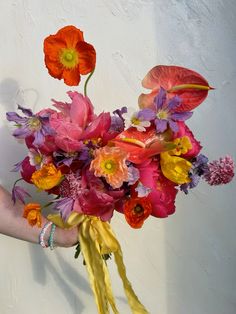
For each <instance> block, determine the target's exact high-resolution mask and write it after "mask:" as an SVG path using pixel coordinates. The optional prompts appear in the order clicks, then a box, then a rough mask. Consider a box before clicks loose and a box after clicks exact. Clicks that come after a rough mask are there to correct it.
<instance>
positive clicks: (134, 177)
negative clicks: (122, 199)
mask: <svg viewBox="0 0 236 314" xmlns="http://www.w3.org/2000/svg"><path fill="white" fill-rule="evenodd" d="M139 177H140V175H139V170H138V169H137V168H136V167H134V166H132V165H130V166H128V185H134V184H135V183H136V182H137V181H138V179H139Z"/></svg>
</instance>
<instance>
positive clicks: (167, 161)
mask: <svg viewBox="0 0 236 314" xmlns="http://www.w3.org/2000/svg"><path fill="white" fill-rule="evenodd" d="M191 167H192V164H191V162H189V161H188V160H186V159H184V158H181V157H177V156H171V155H169V153H168V152H164V153H161V170H162V172H163V174H164V176H165V177H166V178H167V179H169V180H171V181H173V182H175V183H177V184H184V183H188V182H190V181H191V180H190V178H189V170H190V169H191Z"/></svg>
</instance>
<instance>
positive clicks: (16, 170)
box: [11, 160, 24, 172]
mask: <svg viewBox="0 0 236 314" xmlns="http://www.w3.org/2000/svg"><path fill="white" fill-rule="evenodd" d="M23 161H24V160H21V161H19V162H17V163H16V164H15V165H14V168H13V169H12V170H11V172H18V171H20V170H21V167H22V163H23Z"/></svg>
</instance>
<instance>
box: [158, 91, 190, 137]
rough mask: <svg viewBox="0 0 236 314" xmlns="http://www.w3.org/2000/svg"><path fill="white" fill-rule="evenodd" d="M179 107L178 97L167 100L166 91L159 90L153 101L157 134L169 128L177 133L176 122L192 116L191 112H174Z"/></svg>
mask: <svg viewBox="0 0 236 314" xmlns="http://www.w3.org/2000/svg"><path fill="white" fill-rule="evenodd" d="M180 105H181V99H180V98H179V97H178V96H174V97H173V98H171V99H169V100H167V98H166V91H165V89H164V88H162V87H161V88H160V91H159V94H158V95H157V97H155V99H154V108H155V109H154V113H155V116H156V118H155V121H154V122H155V125H156V131H157V133H162V132H164V131H165V130H166V129H167V127H168V126H169V127H170V128H171V130H172V131H174V132H177V131H178V129H179V127H178V124H177V121H185V120H187V119H189V118H190V117H191V116H192V114H193V113H192V112H190V111H186V112H176V109H177V108H178V107H179V106H180Z"/></svg>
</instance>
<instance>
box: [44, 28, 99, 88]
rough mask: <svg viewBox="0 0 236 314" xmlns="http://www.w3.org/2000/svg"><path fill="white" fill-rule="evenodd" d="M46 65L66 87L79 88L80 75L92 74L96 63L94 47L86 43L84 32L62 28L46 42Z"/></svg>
mask: <svg viewBox="0 0 236 314" xmlns="http://www.w3.org/2000/svg"><path fill="white" fill-rule="evenodd" d="M44 54H45V64H46V67H47V69H48V72H49V74H50V75H51V76H53V77H55V78H57V79H59V80H61V79H62V78H63V79H64V82H65V84H66V85H69V86H77V85H79V82H80V75H81V74H82V75H86V74H88V73H90V72H92V71H93V70H94V68H95V63H96V51H95V49H94V47H93V46H92V45H90V44H88V43H86V42H85V41H84V37H83V32H82V31H81V30H79V29H78V28H76V27H74V26H66V27H63V28H61V29H60V30H59V31H58V32H57V33H56V34H55V35H50V36H48V37H47V38H45V40H44Z"/></svg>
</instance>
